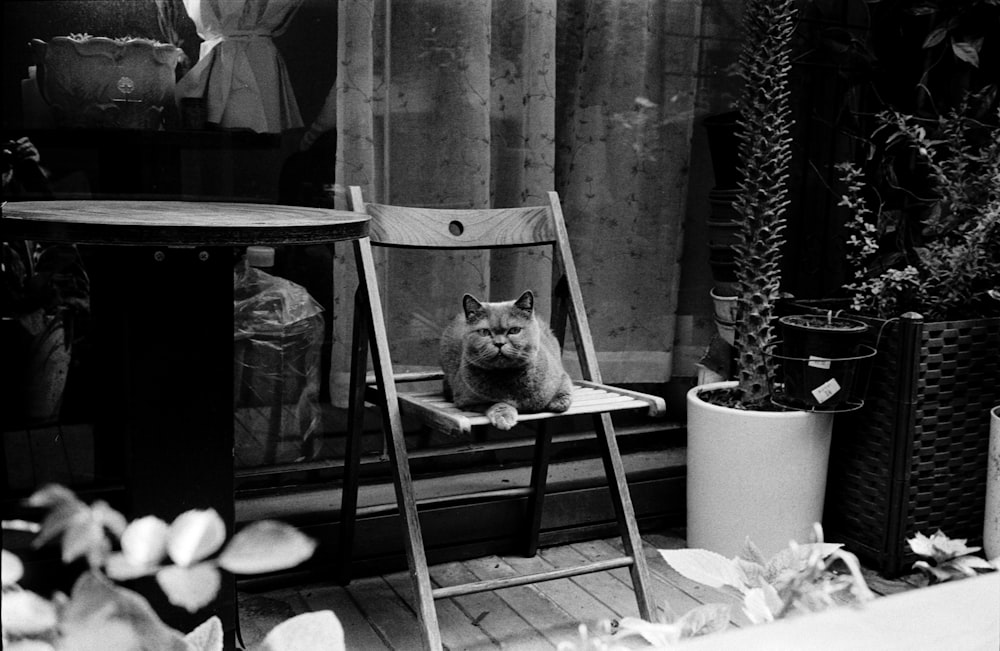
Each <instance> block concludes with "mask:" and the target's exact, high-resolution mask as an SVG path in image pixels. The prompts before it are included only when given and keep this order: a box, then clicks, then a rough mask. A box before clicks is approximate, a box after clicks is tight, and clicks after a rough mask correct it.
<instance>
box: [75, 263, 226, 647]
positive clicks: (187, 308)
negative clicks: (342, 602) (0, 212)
mask: <svg viewBox="0 0 1000 651" xmlns="http://www.w3.org/2000/svg"><path fill="white" fill-rule="evenodd" d="M88 259H89V260H90V261H91V268H90V273H91V279H92V304H93V316H94V319H95V323H96V325H97V328H96V332H97V333H98V346H99V351H100V357H99V359H100V360H101V372H100V375H99V377H100V378H101V379H100V380H99V381H100V384H101V387H100V389H99V391H96V392H95V394H97V395H100V396H102V397H101V398H100V400H101V403H102V405H101V408H100V409H99V410H98V413H99V414H101V416H100V419H99V421H98V422H97V423H96V428H95V443H96V445H97V450H96V455H95V456H96V459H97V460H98V462H99V463H101V464H104V463H108V464H109V466H111V467H110V468H109V471H110V470H112V469H113V470H116V471H117V472H118V473H121V472H122V469H124V474H125V482H126V486H127V487H128V491H127V500H128V502H127V505H126V512H127V514H128V517H129V518H130V519H133V518H137V517H141V516H144V515H156V516H158V517H160V518H162V519H163V520H165V521H167V522H170V521H171V520H172V519H173V518H174V517H176V516H177V515H178V514H180V513H182V512H184V511H186V510H188V509H207V508H209V507H211V508H214V509H216V510H217V511H218V512H219V514H220V515H221V516H222V519H223V521H224V522H225V523H226V532H227V534H228V535H229V536H232V534H233V528H234V518H235V509H234V504H233V473H232V470H231V469H232V464H233V395H232V386H233V382H232V372H233V365H232V364H233V362H232V359H233V358H232V353H233V327H232V323H233V302H232V300H231V298H230V297H231V296H232V289H233V264H232V260H233V254H232V250H231V249H230V248H227V247H208V248H205V247H198V248H171V247H155V248H154V247H98V248H97V250H95V251H94V255H88ZM98 472H100V467H99V468H98ZM150 582H151V583H153V585H152V586H151V589H148V590H147V589H145V586H144V583H145V582H140V585H139V586H138V588H139V589H140V590H141V591H142V592H143V594H144V596H146V597H147V598H149V600H150V602H151V603H152V604H153V607H154V608H155V609H156V611H157V612H158V613H160V615H161V616H163V618H164V620H165V621H166V622H167V624H168V625H170V626H173V627H174V628H177V629H179V630H181V631H189V630H191V629H193V628H194V627H195V626H197V625H198V624H200V623H201V622H202V621H204V620H205V619H207V618H208V617H210V616H211V615H212V614H213V613H215V614H218V615H219V616H220V617H221V618H222V620H223V628H224V630H226V631H227V632H228V633H230V634H231V633H233V631H234V630H235V626H236V622H235V612H236V610H235V604H236V588H235V581H234V580H233V577H232V576H231V575H228V574H226V575H225V579H224V581H223V584H222V590H221V591H220V593H219V595H218V597H217V598H216V599H215V600H214V601H213V602H212V603H211V604H209V605H208V606H207V607H206V608H205V609H203V610H202V611H200V612H196V613H193V614H189V613H187V612H186V611H185V610H184V609H182V608H177V607H175V606H172V605H170V604H169V602H167V600H166V598H165V597H164V596H163V593H162V591H161V590H160V589H159V588H158V587H156V586H155V582H152V581H151V580H150Z"/></svg>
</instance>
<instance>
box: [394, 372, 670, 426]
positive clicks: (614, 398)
mask: <svg viewBox="0 0 1000 651" xmlns="http://www.w3.org/2000/svg"><path fill="white" fill-rule="evenodd" d="M399 401H400V408H401V409H402V411H403V412H404V413H407V414H410V415H414V416H419V417H422V418H425V419H428V418H429V419H431V420H432V421H433V422H434V423H435V424H437V425H440V426H442V427H444V428H445V429H446V430H448V431H451V432H452V433H462V432H465V433H467V432H469V431H470V430H471V428H472V427H475V426H478V425H487V424H489V419H488V418H487V417H486V415H485V413H484V410H481V409H480V410H466V409H460V408H458V407H456V406H455V405H454V403H452V402H450V401H448V400H446V399H445V398H444V396H443V395H442V393H441V392H440V391H434V392H418V393H407V392H401V393H400V394H399ZM632 409H645V410H646V411H647V413H649V414H650V415H651V416H661V415H663V414H664V413H665V412H666V405H665V404H664V402H663V400H662V399H661V398H659V397H656V396H648V395H646V394H639V393H636V392H634V391H628V390H625V389H619V388H618V387H611V386H606V385H595V384H593V383H587V384H576V383H575V384H574V387H573V401H572V403H571V404H570V408H569V409H568V410H567V411H565V412H563V413H561V414H556V415H558V416H573V415H576V414H596V413H603V412H609V411H624V410H632ZM552 416H553V414H552V412H548V411H542V412H537V413H521V414H518V417H517V419H518V421H531V420H538V419H542V418H550V417H552Z"/></svg>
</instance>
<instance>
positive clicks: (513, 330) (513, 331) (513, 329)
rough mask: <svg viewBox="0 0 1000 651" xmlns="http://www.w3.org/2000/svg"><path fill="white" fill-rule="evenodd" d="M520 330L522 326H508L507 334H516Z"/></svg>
mask: <svg viewBox="0 0 1000 651" xmlns="http://www.w3.org/2000/svg"><path fill="white" fill-rule="evenodd" d="M519 332H521V328H517V327H515V328H507V334H509V335H516V334H517V333H519Z"/></svg>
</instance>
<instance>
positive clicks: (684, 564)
mask: <svg viewBox="0 0 1000 651" xmlns="http://www.w3.org/2000/svg"><path fill="white" fill-rule="evenodd" d="M659 552H660V556H662V557H663V560H665V561H666V562H667V563H668V564H669V565H670V566H671V567H672V568H674V569H675V570H677V571H678V572H680V573H681V575H683V576H684V577H685V578H688V579H690V580H692V581H697V582H698V583H703V584H705V585H707V586H709V587H710V588H721V587H722V586H727V585H728V586H732V587H734V588H736V589H738V590H740V591H741V592H744V591H745V590H746V588H747V586H745V585H744V584H743V580H742V575H741V573H740V571H739V570H738V569H737V567H736V564H735V563H734V562H733V561H732V560H730V559H728V558H726V557H725V556H723V555H722V554H717V553H715V552H712V551H708V550H707V549H661V550H659Z"/></svg>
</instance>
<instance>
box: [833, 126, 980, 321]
mask: <svg viewBox="0 0 1000 651" xmlns="http://www.w3.org/2000/svg"><path fill="white" fill-rule="evenodd" d="M996 118H997V124H1000V110H998V111H997V115H996ZM879 120H880V122H881V124H882V126H881V127H880V130H881V131H882V132H883V133H884V134H885V145H884V153H883V158H882V160H883V163H882V165H881V169H880V170H878V171H877V173H878V174H879V175H880V176H881V177H882V178H884V179H885V186H884V187H883V188H882V189H883V190H884V192H885V194H882V193H881V192H880V191H879V185H878V183H877V182H876V183H875V184H873V185H869V184H868V183H867V181H866V176H865V174H864V172H863V171H862V170H861V169H860V168H859V167H858V166H856V165H854V164H851V163H844V164H841V165H840V166H839V171H840V174H841V179H842V181H843V184H844V190H843V193H842V198H841V205H842V206H845V207H846V208H848V210H850V211H851V214H852V217H851V219H850V221H849V222H848V232H849V238H848V241H847V246H848V255H849V258H850V259H851V260H852V262H853V263H854V265H855V271H854V277H853V278H852V280H851V282H850V283H848V284H847V285H846V289H847V290H848V292H849V294H850V296H851V300H852V307H853V309H855V310H857V311H859V312H862V313H867V314H870V315H873V316H878V317H881V318H892V317H895V316H898V315H899V314H901V313H903V312H906V311H916V312H919V313H921V314H923V315H924V316H925V317H927V318H930V319H936V320H939V319H959V318H971V317H979V316H992V315H995V314H1000V300H998V299H1000V127H998V126H995V125H988V124H984V123H981V122H979V121H978V120H975V119H974V118H972V117H969V116H968V115H967V114H965V113H963V112H962V111H961V110H955V111H952V112H950V113H948V114H947V115H945V116H943V117H941V118H939V119H938V120H937V121H936V122H935V121H931V122H928V121H922V120H918V119H917V118H915V117H913V116H908V115H904V114H901V113H898V112H884V113H882V114H880V116H879ZM900 161H902V162H903V165H904V166H905V167H906V168H907V169H908V170H911V171H912V172H913V173H911V174H910V175H909V176H908V177H906V178H904V179H903V180H901V174H900V173H898V172H897V170H896V168H897V164H898V163H899V162H900ZM869 190H872V191H873V192H874V196H870V195H869V193H868V191H869ZM887 202H888V205H889V206H891V207H887ZM873 203H875V204H876V207H875V208H874V209H873V208H872V207H871V205H872V204H873Z"/></svg>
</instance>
